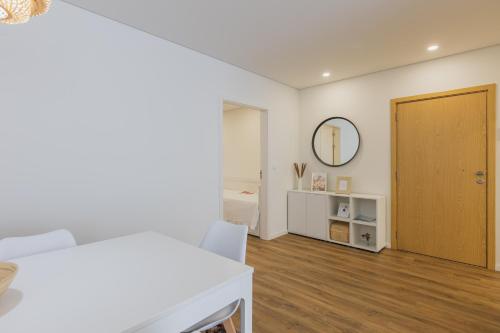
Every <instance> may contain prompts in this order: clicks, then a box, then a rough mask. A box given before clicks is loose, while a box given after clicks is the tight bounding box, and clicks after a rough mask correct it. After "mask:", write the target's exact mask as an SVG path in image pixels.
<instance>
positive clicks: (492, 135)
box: [391, 84, 496, 270]
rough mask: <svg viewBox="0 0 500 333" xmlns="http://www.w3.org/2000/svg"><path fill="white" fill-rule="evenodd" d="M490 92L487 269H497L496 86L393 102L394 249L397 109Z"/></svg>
mask: <svg viewBox="0 0 500 333" xmlns="http://www.w3.org/2000/svg"><path fill="white" fill-rule="evenodd" d="M479 92H486V95H487V102H486V145H487V146H486V147H487V148H486V165H487V173H486V175H487V178H486V267H487V268H488V269H490V270H495V248H496V246H495V245H496V244H495V224H496V219H495V165H496V111H495V108H496V84H488V85H481V86H476V87H470V88H464V89H455V90H450V91H444V92H437V93H430V94H423V95H416V96H410V97H402V98H396V99H392V100H391V247H392V248H393V249H396V250H397V249H398V239H397V230H398V227H397V226H398V221H397V211H398V210H397V208H398V201H397V200H398V199H397V198H398V196H397V193H398V183H397V109H398V105H399V104H404V103H411V102H416V101H422V100H429V99H436V98H443V97H448V96H457V95H465V94H473V93H479Z"/></svg>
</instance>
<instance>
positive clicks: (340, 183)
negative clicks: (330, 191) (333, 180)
mask: <svg viewBox="0 0 500 333" xmlns="http://www.w3.org/2000/svg"><path fill="white" fill-rule="evenodd" d="M351 185H352V178H351V177H337V186H336V188H335V192H336V193H342V194H351Z"/></svg>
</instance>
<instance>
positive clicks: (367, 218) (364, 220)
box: [355, 215, 377, 222]
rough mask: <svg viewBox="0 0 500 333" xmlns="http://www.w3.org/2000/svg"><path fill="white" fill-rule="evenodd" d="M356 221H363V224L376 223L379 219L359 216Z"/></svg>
mask: <svg viewBox="0 0 500 333" xmlns="http://www.w3.org/2000/svg"><path fill="white" fill-rule="evenodd" d="M355 220H358V221H362V222H375V221H376V220H377V219H376V218H375V217H372V216H366V215H358V216H356V218H355Z"/></svg>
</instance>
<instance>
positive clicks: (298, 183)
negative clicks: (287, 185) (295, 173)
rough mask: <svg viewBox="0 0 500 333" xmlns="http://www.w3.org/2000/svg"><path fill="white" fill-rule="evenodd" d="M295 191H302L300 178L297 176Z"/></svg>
mask: <svg viewBox="0 0 500 333" xmlns="http://www.w3.org/2000/svg"><path fill="white" fill-rule="evenodd" d="M297 191H302V178H297Z"/></svg>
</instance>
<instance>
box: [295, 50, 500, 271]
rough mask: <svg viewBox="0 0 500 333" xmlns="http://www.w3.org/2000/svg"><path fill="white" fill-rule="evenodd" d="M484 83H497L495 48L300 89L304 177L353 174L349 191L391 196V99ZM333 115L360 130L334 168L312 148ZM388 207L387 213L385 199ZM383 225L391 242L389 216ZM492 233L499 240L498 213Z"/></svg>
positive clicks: (499, 56)
mask: <svg viewBox="0 0 500 333" xmlns="http://www.w3.org/2000/svg"><path fill="white" fill-rule="evenodd" d="M489 83H497V84H498V83H500V46H495V47H491V48H486V49H481V50H477V51H473V52H468V53H464V54H460V55H456V56H451V57H447V58H442V59H438V60H434V61H429V62H425V63H420V64H415V65H411V66H406V67H402V68H397V69H393V70H388V71H384V72H379V73H375V74H371V75H366V76H362V77H358V78H353V79H349V80H344V81H339V82H336V83H332V84H328V85H323V86H319V87H315V88H310V89H306V90H303V91H301V92H300V104H301V105H300V109H301V115H300V154H301V159H302V160H303V161H304V162H308V163H309V166H310V167H309V168H308V171H309V175H310V172H311V171H315V170H316V171H325V172H328V176H329V181H328V183H329V184H328V185H329V187H330V188H334V186H335V183H334V181H335V176H352V177H353V191H355V192H365V193H380V194H384V195H386V197H387V198H388V199H390V167H391V164H390V149H391V143H390V104H389V102H390V100H391V99H393V98H397V97H404V96H411V95H416V94H423V93H429V92H436V91H446V90H451V89H456V88H465V87H470V86H475V85H482V84H489ZM497 104H498V102H497ZM498 111H499V108H498V106H497V112H498ZM332 116H342V117H346V118H348V119H350V120H351V121H353V122H354V124H355V125H356V126H357V127H358V129H359V131H360V134H361V149H360V151H359V154H358V156H357V157H356V158H355V159H354V160H353V161H352V162H351V163H349V164H347V165H346V166H343V167H339V168H328V167H325V166H323V165H322V164H320V163H319V162H318V161H317V160H316V159H315V158H314V155H313V153H312V151H311V137H312V134H313V131H314V129H315V127H316V126H317V125H318V124H319V123H320V122H321V121H322V120H324V119H326V118H328V117H332ZM497 122H498V124H500V117H497ZM497 127H500V126H497ZM499 152H500V145H497V161H498V160H499V156H500V153H499ZM499 162H500V161H499ZM497 174H500V163H497ZM309 178H310V176H307V177H306V179H309ZM499 181H500V177H497V196H496V198H497V202H496V204H497V207H498V206H499V205H498V204H499V202H500V192H499V191H500V184H499V183H498V182H499ZM387 208H388V212H390V200H389V203H388V207H387ZM387 223H388V224H389V230H388V232H387V236H388V241H389V242H390V237H389V235H390V216H388V219H387ZM496 231H497V244H498V240H500V219H499V218H498V214H497V228H496ZM496 258H497V264H498V265H497V266H499V265H500V244H498V245H497V257H496ZM499 268H500V267H499Z"/></svg>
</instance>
